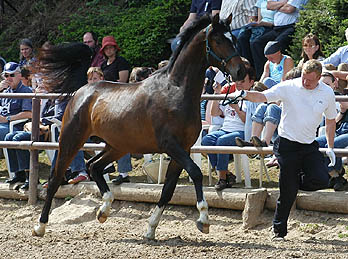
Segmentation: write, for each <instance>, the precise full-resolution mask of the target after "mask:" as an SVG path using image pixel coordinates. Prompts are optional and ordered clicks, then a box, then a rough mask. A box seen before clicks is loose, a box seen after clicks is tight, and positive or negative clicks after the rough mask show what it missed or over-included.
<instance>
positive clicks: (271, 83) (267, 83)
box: [262, 77, 279, 88]
mask: <svg viewBox="0 0 348 259" xmlns="http://www.w3.org/2000/svg"><path fill="white" fill-rule="evenodd" d="M262 83H264V85H265V86H267V87H268V88H271V87H272V86H275V85H276V84H278V83H279V82H276V81H275V80H274V79H273V78H272V77H266V78H265V79H264V80H263V82H262Z"/></svg>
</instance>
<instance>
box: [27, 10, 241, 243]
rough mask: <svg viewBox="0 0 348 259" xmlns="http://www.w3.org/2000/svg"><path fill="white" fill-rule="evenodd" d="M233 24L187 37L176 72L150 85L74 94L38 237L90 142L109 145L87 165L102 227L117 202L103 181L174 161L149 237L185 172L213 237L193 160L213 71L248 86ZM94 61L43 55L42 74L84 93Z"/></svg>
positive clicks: (192, 31)
mask: <svg viewBox="0 0 348 259" xmlns="http://www.w3.org/2000/svg"><path fill="white" fill-rule="evenodd" d="M230 22H231V17H229V18H228V19H226V20H223V21H220V19H219V16H218V15H215V16H214V17H210V16H205V17H203V18H201V19H200V20H199V21H197V22H196V23H194V24H193V25H192V26H190V27H189V28H188V29H186V30H185V31H184V32H183V33H182V34H181V35H180V36H181V42H180V44H179V46H178V48H177V49H176V51H175V52H174V53H173V55H172V57H171V58H170V62H169V64H168V65H167V66H166V67H164V68H163V69H161V70H159V71H156V72H155V73H154V74H153V75H152V76H151V77H149V78H147V79H145V80H144V81H141V82H139V83H134V84H124V83H113V82H108V81H100V82H97V83H94V84H90V85H85V86H83V87H81V88H80V89H78V90H77V91H76V93H75V94H73V97H72V99H71V100H70V101H69V103H68V105H67V108H66V110H65V113H64V117H63V122H62V128H61V133H60V140H59V151H58V157H57V162H56V165H55V167H54V168H53V169H52V172H51V176H50V179H49V184H48V189H47V198H46V201H45V204H44V207H43V210H42V213H41V217H40V219H39V224H38V225H36V226H35V227H34V229H33V235H35V236H43V235H44V234H45V228H46V224H47V222H48V215H49V210H50V207H51V203H52V199H53V196H54V194H55V193H56V191H57V189H58V187H59V185H60V182H61V180H62V178H63V175H64V172H65V171H66V169H67V167H68V166H69V164H70V163H71V161H72V159H73V157H74V156H75V154H76V153H77V152H78V150H79V149H80V148H81V147H82V146H83V145H84V143H85V142H86V141H87V139H88V138H89V137H90V136H94V137H95V138H98V139H100V140H102V141H103V142H105V144H106V146H105V148H104V149H103V150H102V152H100V153H99V154H98V155H96V156H95V157H93V158H91V159H90V160H89V161H88V162H87V168H88V170H89V172H90V174H91V176H92V177H93V179H94V180H95V182H96V184H97V186H98V188H99V190H100V192H101V195H102V201H103V204H102V205H101V207H100V208H99V210H98V211H97V216H96V217H97V219H98V220H99V222H101V223H103V222H105V220H106V219H107V217H108V216H109V214H110V207H111V203H112V202H113V200H114V197H113V194H112V192H111V191H110V189H109V187H108V185H107V183H106V182H105V180H104V178H103V175H102V171H103V169H104V167H105V166H106V165H108V164H109V163H111V162H113V161H115V160H118V159H119V158H121V157H122V156H124V155H125V154H127V153H167V154H168V155H169V156H170V157H171V161H170V164H169V167H168V171H167V174H166V179H165V183H164V186H163V189H162V193H161V197H160V200H159V202H158V204H157V206H156V208H155V210H154V212H153V214H152V215H151V217H150V219H149V223H148V229H147V231H146V233H145V234H144V237H145V238H148V239H154V238H155V229H156V227H157V226H158V223H159V220H160V217H161V215H162V213H163V210H164V208H165V206H166V205H167V204H168V202H169V201H170V200H171V198H172V196H173V192H174V190H175V187H176V184H177V182H178V178H179V175H180V173H181V171H182V170H183V169H185V170H186V171H187V172H188V174H189V176H190V177H191V179H192V180H193V182H194V187H195V191H196V197H197V209H198V211H199V213H200V216H199V218H198V220H197V222H196V225H197V228H198V229H199V230H200V231H201V232H203V233H209V226H210V225H209V218H208V204H207V202H206V200H205V198H204V194H203V184H202V180H203V176H202V173H201V170H200V168H199V167H198V166H197V165H196V164H195V163H194V162H193V161H192V159H191V158H190V148H191V146H192V145H193V144H194V143H195V141H196V139H197V137H198V135H199V134H200V131H201V127H202V125H201V119H200V105H199V103H200V99H201V93H202V88H203V85H204V78H205V71H206V69H207V68H208V66H209V65H212V66H215V67H218V68H219V69H220V70H222V71H225V72H226V73H228V74H230V75H231V76H232V78H233V79H234V80H242V79H244V76H245V67H244V65H243V63H242V60H241V58H240V56H239V54H238V53H237V52H236V49H235V45H234V42H233V40H235V39H233V40H230V39H229V38H227V37H226V36H225V33H226V32H228V31H229V24H230ZM88 55H90V53H89V49H88V48H87V47H86V46H85V45H84V44H82V43H75V44H73V45H70V46H65V48H63V47H60V46H55V47H51V48H49V49H46V50H43V51H42V53H41V57H39V60H38V61H39V62H38V63H39V69H40V71H41V73H42V75H43V77H44V82H45V84H46V85H48V87H49V88H50V91H51V92H64V93H72V92H73V91H75V90H76V89H77V88H78V87H79V86H78V87H77V86H76V81H78V80H77V79H78V75H80V77H82V78H85V76H86V69H87V68H86V65H85V63H86V62H85V61H86V57H87V56H88ZM88 57H89V56H88ZM66 60H68V61H66ZM69 62H70V63H73V64H69ZM64 64H69V65H67V66H65V65H64ZM78 64H80V65H81V66H79V65H78ZM81 67H82V68H81ZM76 71H77V72H76ZM66 79H69V80H66Z"/></svg>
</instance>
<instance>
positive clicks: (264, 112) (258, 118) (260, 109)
mask: <svg viewBox="0 0 348 259" xmlns="http://www.w3.org/2000/svg"><path fill="white" fill-rule="evenodd" d="M281 114H282V109H281V108H280V107H279V106H278V105H276V104H274V103H271V104H265V103H261V104H259V105H258V106H257V108H256V111H255V113H254V114H253V116H252V117H251V120H252V121H255V122H258V123H260V124H263V125H265V124H266V122H267V121H269V122H271V123H272V124H274V125H279V122H280V117H281ZM277 136H278V132H277V130H276V131H275V132H274V134H273V137H272V141H273V142H274V140H275V139H276V138H277Z"/></svg>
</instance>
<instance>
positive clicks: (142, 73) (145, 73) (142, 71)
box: [129, 67, 155, 83]
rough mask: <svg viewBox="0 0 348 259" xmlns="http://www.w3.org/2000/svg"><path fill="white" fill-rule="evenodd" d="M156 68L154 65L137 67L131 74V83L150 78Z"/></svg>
mask: <svg viewBox="0 0 348 259" xmlns="http://www.w3.org/2000/svg"><path fill="white" fill-rule="evenodd" d="M153 72H155V69H154V68H153V67H135V68H133V69H132V72H131V74H130V76H129V83H136V82H140V81H143V80H144V79H146V78H148V77H149V76H150V75H151V74H152V73H153Z"/></svg>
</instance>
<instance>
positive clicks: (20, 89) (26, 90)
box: [16, 84, 33, 93]
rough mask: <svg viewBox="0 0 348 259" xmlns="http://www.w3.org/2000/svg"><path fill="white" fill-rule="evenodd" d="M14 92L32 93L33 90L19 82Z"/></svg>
mask: <svg viewBox="0 0 348 259" xmlns="http://www.w3.org/2000/svg"><path fill="white" fill-rule="evenodd" d="M16 92H17V93H32V92H33V90H32V89H31V88H30V87H29V86H26V85H23V84H20V85H19V86H18V88H17V91H16Z"/></svg>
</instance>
